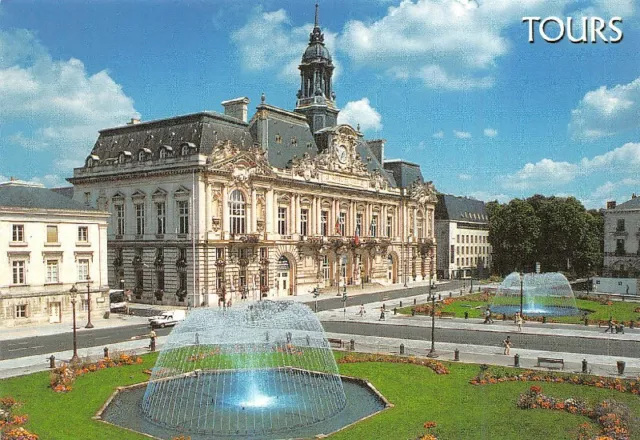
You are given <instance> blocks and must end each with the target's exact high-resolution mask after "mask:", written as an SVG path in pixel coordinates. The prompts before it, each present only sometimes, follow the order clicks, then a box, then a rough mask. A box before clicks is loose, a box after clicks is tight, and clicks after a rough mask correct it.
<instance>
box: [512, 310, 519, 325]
mask: <svg viewBox="0 0 640 440" xmlns="http://www.w3.org/2000/svg"><path fill="white" fill-rule="evenodd" d="M518 316H520V312H516V314H515V316H514V317H513V323H514V324H518Z"/></svg>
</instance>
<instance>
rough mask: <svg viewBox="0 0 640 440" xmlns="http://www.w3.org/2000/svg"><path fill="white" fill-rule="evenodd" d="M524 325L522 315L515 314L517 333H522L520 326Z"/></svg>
mask: <svg viewBox="0 0 640 440" xmlns="http://www.w3.org/2000/svg"><path fill="white" fill-rule="evenodd" d="M523 323H524V319H523V318H522V315H521V314H520V313H518V314H517V317H516V324H517V325H518V331H519V332H521V331H522V324H523Z"/></svg>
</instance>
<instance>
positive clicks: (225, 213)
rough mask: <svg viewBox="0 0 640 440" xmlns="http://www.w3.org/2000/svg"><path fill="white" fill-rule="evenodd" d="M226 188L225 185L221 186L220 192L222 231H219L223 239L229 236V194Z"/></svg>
mask: <svg viewBox="0 0 640 440" xmlns="http://www.w3.org/2000/svg"><path fill="white" fill-rule="evenodd" d="M228 190H229V189H228V188H227V186H226V185H224V184H223V185H221V187H220V191H221V192H222V229H221V231H220V236H221V237H222V239H224V238H225V237H226V236H228V235H229V230H230V225H229V194H228Z"/></svg>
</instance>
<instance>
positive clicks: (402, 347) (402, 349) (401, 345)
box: [400, 344, 404, 354]
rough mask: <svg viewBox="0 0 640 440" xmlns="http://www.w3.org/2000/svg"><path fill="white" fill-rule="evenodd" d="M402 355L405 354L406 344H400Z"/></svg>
mask: <svg viewBox="0 0 640 440" xmlns="http://www.w3.org/2000/svg"><path fill="white" fill-rule="evenodd" d="M400 354H404V344H400Z"/></svg>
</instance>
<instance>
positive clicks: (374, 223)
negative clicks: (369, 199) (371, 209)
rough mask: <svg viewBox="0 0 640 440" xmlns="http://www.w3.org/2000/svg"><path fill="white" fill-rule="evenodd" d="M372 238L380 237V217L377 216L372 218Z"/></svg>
mask: <svg viewBox="0 0 640 440" xmlns="http://www.w3.org/2000/svg"><path fill="white" fill-rule="evenodd" d="M371 236H372V237H377V236H378V216H377V215H374V216H373V217H371Z"/></svg>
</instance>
